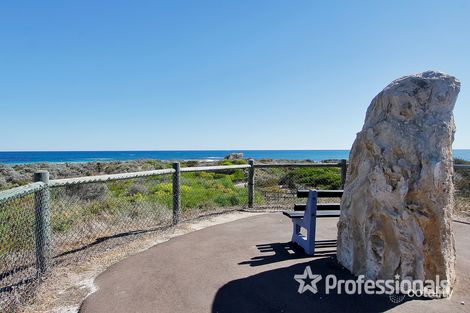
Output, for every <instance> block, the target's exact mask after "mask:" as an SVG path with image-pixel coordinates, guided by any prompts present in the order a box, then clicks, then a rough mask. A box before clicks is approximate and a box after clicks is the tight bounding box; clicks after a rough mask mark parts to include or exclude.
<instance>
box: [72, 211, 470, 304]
mask: <svg viewBox="0 0 470 313" xmlns="http://www.w3.org/2000/svg"><path fill="white" fill-rule="evenodd" d="M336 222H337V219H336V218H324V219H321V220H320V222H319V225H318V228H317V237H318V238H317V240H318V241H319V242H318V245H321V246H322V248H321V249H320V251H321V253H319V255H318V256H316V257H315V258H311V257H307V256H306V255H304V254H302V253H301V252H300V251H298V250H293V249H292V247H291V245H290V244H289V243H288V241H289V239H290V235H291V224H290V221H289V220H288V219H287V218H285V217H284V216H282V215H281V214H280V213H274V214H260V215H257V216H254V217H250V218H245V219H241V220H238V221H234V222H230V223H226V224H222V225H217V226H212V227H209V228H206V229H203V230H199V231H196V232H193V233H190V234H187V235H183V236H180V237H177V238H174V239H171V240H170V241H168V242H165V243H162V244H159V245H157V246H155V247H152V248H150V249H149V250H147V251H144V252H142V253H139V254H137V255H134V256H132V257H129V258H128V259H126V260H123V261H122V262H119V263H117V264H115V265H113V266H111V267H110V268H109V269H108V270H107V271H105V272H104V273H102V274H101V275H100V276H99V277H98V278H97V280H96V283H97V286H98V288H99V290H98V291H97V292H96V293H94V294H92V295H90V296H89V297H88V298H87V299H86V300H85V301H84V303H83V305H82V308H81V312H83V313H88V312H100V313H105V312H113V313H118V312H125V313H128V312H171V313H175V312H185V313H187V312H197V313H200V312H236V313H240V312H257V313H258V312H383V311H387V310H391V311H397V312H398V311H400V312H412V313H417V312H427V313H430V312H470V244H469V243H468V242H469V239H470V238H469V234H470V225H466V224H462V223H454V226H455V232H456V241H457V252H458V267H457V270H458V275H459V282H458V286H457V288H456V290H455V292H454V294H453V296H452V298H451V300H447V299H441V300H408V301H405V302H403V303H400V304H394V303H392V302H391V301H390V300H389V298H388V297H386V296H367V295H353V296H352V295H338V294H335V295H332V294H329V295H328V294H325V292H324V288H323V287H322V284H319V292H318V293H317V294H312V293H310V292H308V291H307V292H305V293H303V294H298V293H297V289H298V287H299V284H298V283H297V282H296V281H295V280H294V279H293V276H294V275H295V274H301V273H303V272H304V270H305V267H306V266H307V265H310V267H311V268H312V271H313V272H314V274H321V275H322V276H323V277H325V276H326V275H328V274H336V275H337V276H338V277H339V278H342V279H347V278H351V276H350V274H349V273H348V272H347V271H345V270H343V269H341V268H340V267H338V266H337V265H336V263H335V262H333V261H332V259H331V256H334V253H335V246H334V241H333V242H331V240H334V239H335V238H336ZM461 301H465V305H462V304H461Z"/></svg>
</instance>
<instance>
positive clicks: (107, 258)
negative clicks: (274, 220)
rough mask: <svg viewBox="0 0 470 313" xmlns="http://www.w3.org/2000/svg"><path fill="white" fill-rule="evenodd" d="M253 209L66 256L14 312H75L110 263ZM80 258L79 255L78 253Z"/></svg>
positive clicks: (189, 223) (205, 218) (246, 215)
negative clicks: (71, 257)
mask: <svg viewBox="0 0 470 313" xmlns="http://www.w3.org/2000/svg"><path fill="white" fill-rule="evenodd" d="M255 214H256V213H249V212H238V211H236V212H231V213H226V214H220V215H212V216H206V217H202V218H200V219H197V220H193V221H192V222H186V223H181V224H180V225H178V226H177V227H175V228H168V229H165V230H161V231H156V232H153V233H148V234H143V235H141V236H139V238H137V239H134V240H132V241H130V242H128V243H125V244H123V243H122V242H121V243H119V244H118V245H116V246H115V247H109V246H108V247H107V248H103V247H101V248H100V249H96V250H95V251H93V252H89V253H88V254H87V257H86V259H84V260H82V261H81V262H76V261H75V260H70V261H68V262H62V263H60V264H58V265H56V266H55V267H54V268H53V269H52V270H51V272H50V273H49V275H48V276H47V277H46V278H45V280H44V281H43V282H42V283H41V284H40V285H39V287H38V288H37V290H36V292H35V294H34V295H33V297H32V298H31V299H30V300H29V301H28V302H27V303H25V304H24V305H23V306H22V307H20V308H19V309H18V312H24V313H30V312H31V313H33V312H77V311H78V309H79V306H80V304H81V303H82V301H83V300H84V299H85V298H86V297H87V296H88V295H89V294H91V293H93V292H94V291H96V287H95V285H94V280H95V278H96V277H97V276H98V275H99V274H100V273H101V272H103V271H104V270H106V269H107V268H108V267H109V266H111V265H112V264H114V263H116V262H119V261H120V260H123V259H125V258H127V257H129V256H131V255H133V254H136V253H139V252H142V251H144V250H146V249H148V248H150V247H152V246H154V245H156V244H159V243H162V242H165V241H167V240H169V239H171V238H173V237H176V236H180V235H183V234H186V233H189V232H192V231H196V230H199V229H203V228H206V227H209V226H213V225H217V224H222V223H226V222H230V221H234V220H237V219H241V218H245V217H249V216H253V215H255ZM82 258H83V257H82Z"/></svg>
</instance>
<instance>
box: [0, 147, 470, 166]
mask: <svg viewBox="0 0 470 313" xmlns="http://www.w3.org/2000/svg"><path fill="white" fill-rule="evenodd" d="M232 152H241V153H243V156H244V157H245V158H253V159H283V160H313V161H321V160H328V159H347V158H348V156H349V150H193V151H191V150H187V151H184V150H183V151H18V152H14V151H9V152H0V163H4V164H25V163H37V162H50V163H65V162H108V161H129V160H141V159H156V160H214V161H216V160H222V159H223V158H224V156H226V155H227V154H229V153H232ZM454 157H456V158H460V159H464V160H467V161H470V149H456V150H454Z"/></svg>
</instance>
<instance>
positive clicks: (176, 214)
mask: <svg viewBox="0 0 470 313" xmlns="http://www.w3.org/2000/svg"><path fill="white" fill-rule="evenodd" d="M173 169H174V170H175V172H174V173H173V225H176V224H178V222H179V219H180V208H181V197H180V175H181V174H180V163H179V162H174V163H173Z"/></svg>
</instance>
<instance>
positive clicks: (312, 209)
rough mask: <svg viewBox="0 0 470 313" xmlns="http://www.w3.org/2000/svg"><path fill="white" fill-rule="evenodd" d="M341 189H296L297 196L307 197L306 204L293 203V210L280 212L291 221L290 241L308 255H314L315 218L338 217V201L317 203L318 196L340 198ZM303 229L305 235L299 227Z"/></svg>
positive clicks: (339, 207) (339, 208)
mask: <svg viewBox="0 0 470 313" xmlns="http://www.w3.org/2000/svg"><path fill="white" fill-rule="evenodd" d="M342 194H343V191H342V190H298V191H297V197H298V198H307V204H295V205H294V210H293V211H284V212H282V214H284V215H285V216H287V217H288V218H290V219H291V221H292V242H294V243H296V244H298V245H299V246H301V247H302V248H303V249H304V251H305V253H307V254H308V255H315V229H316V219H317V218H319V217H339V216H340V210H341V205H340V204H339V203H317V199H318V198H341V196H342ZM302 228H303V229H305V235H304V234H302V232H301V229H302Z"/></svg>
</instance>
